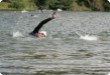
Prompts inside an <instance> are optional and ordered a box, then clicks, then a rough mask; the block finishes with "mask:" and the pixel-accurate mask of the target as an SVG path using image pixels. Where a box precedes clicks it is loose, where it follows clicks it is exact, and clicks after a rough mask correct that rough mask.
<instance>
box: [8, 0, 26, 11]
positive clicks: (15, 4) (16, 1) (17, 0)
mask: <svg viewBox="0 0 110 75" xmlns="http://www.w3.org/2000/svg"><path fill="white" fill-rule="evenodd" d="M9 8H15V9H24V8H25V5H24V4H23V2H22V0H13V1H12V2H11V3H10V5H9Z"/></svg>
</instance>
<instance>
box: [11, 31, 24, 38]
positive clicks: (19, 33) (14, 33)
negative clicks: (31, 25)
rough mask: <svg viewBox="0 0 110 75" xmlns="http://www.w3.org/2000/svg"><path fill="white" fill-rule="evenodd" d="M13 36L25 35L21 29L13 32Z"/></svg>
mask: <svg viewBox="0 0 110 75" xmlns="http://www.w3.org/2000/svg"><path fill="white" fill-rule="evenodd" d="M13 37H14V38H15V37H23V34H22V33H21V32H19V31H16V32H13Z"/></svg>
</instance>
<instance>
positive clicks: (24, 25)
mask: <svg viewBox="0 0 110 75" xmlns="http://www.w3.org/2000/svg"><path fill="white" fill-rule="evenodd" d="M51 14H52V12H51V11H45V12H44V13H41V12H38V11H35V12H20V11H19V12H12V11H0V72H1V73H2V74H3V75H107V74H108V73H109V72H110V13H109V12H57V14H58V17H57V18H56V19H54V20H52V21H51V22H49V23H47V24H46V25H44V27H43V28H42V29H41V30H45V31H46V32H47V35H48V36H47V37H45V38H36V37H33V36H30V35H28V33H29V32H31V31H32V30H33V29H34V27H36V26H37V24H38V23H39V22H40V21H42V20H43V19H45V18H48V17H49V16H50V15H51Z"/></svg>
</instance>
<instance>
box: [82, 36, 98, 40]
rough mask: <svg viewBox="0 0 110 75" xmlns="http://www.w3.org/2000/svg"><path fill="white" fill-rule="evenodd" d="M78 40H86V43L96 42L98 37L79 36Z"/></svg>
mask: <svg viewBox="0 0 110 75" xmlns="http://www.w3.org/2000/svg"><path fill="white" fill-rule="evenodd" d="M80 39H83V40H88V41H97V40H98V37H97V36H93V35H85V36H80Z"/></svg>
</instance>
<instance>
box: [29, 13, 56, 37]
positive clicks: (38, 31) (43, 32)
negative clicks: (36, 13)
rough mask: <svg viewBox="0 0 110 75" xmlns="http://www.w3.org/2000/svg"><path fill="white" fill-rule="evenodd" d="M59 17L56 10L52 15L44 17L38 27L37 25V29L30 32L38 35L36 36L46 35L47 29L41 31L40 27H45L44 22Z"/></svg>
mask: <svg viewBox="0 0 110 75" xmlns="http://www.w3.org/2000/svg"><path fill="white" fill-rule="evenodd" d="M56 17H57V15H56V12H53V14H52V16H51V17H49V18H47V19H44V20H43V21H41V22H40V23H39V24H38V25H37V27H35V29H34V30H33V31H32V32H31V33H30V35H33V36H36V37H46V36H47V33H46V32H45V31H40V29H41V28H42V27H43V25H44V24H46V23H47V22H49V21H51V20H53V19H55V18H56Z"/></svg>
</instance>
